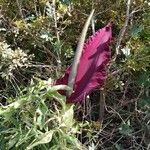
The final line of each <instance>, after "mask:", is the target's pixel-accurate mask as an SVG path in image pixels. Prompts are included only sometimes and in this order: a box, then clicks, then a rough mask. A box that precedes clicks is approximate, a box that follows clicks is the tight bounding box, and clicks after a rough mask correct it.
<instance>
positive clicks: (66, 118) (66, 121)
mask: <svg viewBox="0 0 150 150" xmlns="http://www.w3.org/2000/svg"><path fill="white" fill-rule="evenodd" d="M73 107H74V105H71V106H70V105H68V106H67V108H66V110H65V112H64V114H63V116H62V121H63V125H64V126H66V127H68V128H71V127H72V125H73V124H74V120H73V115H74V113H73V112H74V111H73Z"/></svg>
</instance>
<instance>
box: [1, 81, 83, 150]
mask: <svg viewBox="0 0 150 150" xmlns="http://www.w3.org/2000/svg"><path fill="white" fill-rule="evenodd" d="M59 89H67V90H68V87H64V86H61V85H60V86H51V85H50V81H42V80H39V81H37V83H36V84H35V83H32V84H31V86H30V87H28V88H27V89H25V90H23V91H22V92H21V93H20V94H19V96H18V97H16V98H15V99H8V100H7V105H5V106H1V107H0V120H1V124H0V129H1V135H0V139H2V141H3V144H1V149H2V147H5V149H19V150H20V149H27V150H29V149H32V148H34V147H35V148H36V147H37V148H38V149H49V148H50V149H53V148H54V147H55V148H56V147H57V148H58V149H62V150H63V149H70V150H71V149H75V148H76V149H82V146H81V144H80V142H79V141H78V140H77V139H76V137H75V133H76V132H77V127H76V126H75V121H74V119H73V105H69V104H68V105H67V104H65V97H63V96H61V95H60V94H59V93H58V92H57V91H56V90H59Z"/></svg>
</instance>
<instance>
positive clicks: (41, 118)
mask: <svg viewBox="0 0 150 150" xmlns="http://www.w3.org/2000/svg"><path fill="white" fill-rule="evenodd" d="M47 111H48V108H47V106H46V105H45V103H44V102H43V103H40V105H39V107H38V109H37V110H36V112H37V113H38V117H37V125H38V126H39V127H40V129H41V130H42V129H43V127H44V124H45V117H46V113H47Z"/></svg>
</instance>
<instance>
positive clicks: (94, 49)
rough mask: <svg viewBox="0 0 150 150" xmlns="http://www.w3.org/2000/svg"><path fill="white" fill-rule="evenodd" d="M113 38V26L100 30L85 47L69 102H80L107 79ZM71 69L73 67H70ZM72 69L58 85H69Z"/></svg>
mask: <svg viewBox="0 0 150 150" xmlns="http://www.w3.org/2000/svg"><path fill="white" fill-rule="evenodd" d="M111 38H112V30H111V25H110V24H109V25H107V26H105V27H104V28H102V29H99V30H98V31H97V32H96V33H95V35H93V36H91V37H90V38H89V39H88V40H87V42H86V43H85V45H84V49H83V53H82V56H81V59H80V63H79V66H78V71H77V75H76V79H75V85H74V92H73V93H72V94H71V96H70V97H68V98H67V100H68V102H73V103H74V102H80V101H82V100H84V99H85V96H87V95H88V94H90V92H92V91H93V90H95V89H96V88H98V87H101V86H102V85H103V84H104V81H105V79H106V77H107V73H106V65H107V63H108V61H109V60H110V55H111V53H110V49H109V44H110V40H111ZM70 67H71V66H70ZM70 67H69V68H68V69H67V70H66V72H65V74H64V76H63V77H61V78H60V79H58V80H57V81H56V84H57V85H58V84H65V85H67V83H68V77H69V73H70Z"/></svg>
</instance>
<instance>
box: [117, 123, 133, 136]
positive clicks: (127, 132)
mask: <svg viewBox="0 0 150 150" xmlns="http://www.w3.org/2000/svg"><path fill="white" fill-rule="evenodd" d="M119 132H120V133H121V134H122V135H125V136H129V135H130V134H131V132H132V129H131V128H130V126H129V124H122V126H121V127H120V128H119Z"/></svg>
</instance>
